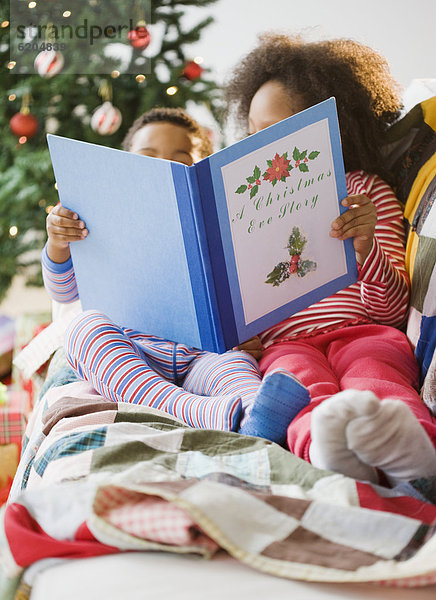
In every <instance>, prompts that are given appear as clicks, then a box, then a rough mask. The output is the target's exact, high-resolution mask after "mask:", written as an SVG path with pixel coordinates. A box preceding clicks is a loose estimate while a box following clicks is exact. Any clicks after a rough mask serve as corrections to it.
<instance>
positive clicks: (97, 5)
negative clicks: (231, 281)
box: [0, 0, 222, 300]
mask: <svg viewBox="0 0 436 600" xmlns="http://www.w3.org/2000/svg"><path fill="white" fill-rule="evenodd" d="M214 2H216V0H152V2H150V0H145V1H139V0H135V1H128V0H74V2H73V0H56V2H52V1H51V0H39V1H38V3H37V2H28V1H27V0H26V2H22V0H15V1H14V2H11V4H9V0H0V56H1V62H2V65H3V67H4V69H5V74H4V75H3V76H2V78H1V81H0V121H1V123H0V124H1V128H2V132H3V136H2V148H1V150H0V256H1V261H0V300H1V298H2V297H3V296H4V295H5V293H6V291H7V289H8V287H9V285H10V283H11V281H12V278H13V277H14V275H15V274H16V273H17V272H20V271H21V272H24V273H25V275H26V277H27V279H28V281H29V282H30V283H33V284H37V283H41V276H40V269H39V257H38V253H36V252H35V251H36V250H39V249H41V248H42V246H43V244H44V241H45V238H46V234H45V221H46V216H47V213H48V212H49V210H50V208H51V207H52V206H53V205H55V204H56V203H57V202H58V197H57V192H56V189H55V180H54V175H53V171H52V167H51V161H50V156H49V153H48V149H47V143H46V133H56V134H59V135H62V136H66V137H71V138H74V139H78V140H84V141H88V142H92V143H97V144H104V145H108V146H111V147H114V148H119V147H120V144H121V141H122V139H123V138H124V136H125V134H126V131H127V129H128V128H129V127H130V125H131V124H132V122H133V121H134V119H135V118H136V117H138V116H139V115H140V114H141V113H143V112H145V111H146V110H148V109H150V108H152V107H153V106H182V107H185V108H186V105H187V103H189V102H194V103H195V104H196V105H206V106H207V108H208V109H209V111H210V112H211V114H212V115H213V116H214V118H215V120H217V121H219V120H220V114H221V108H222V104H221V102H222V100H221V95H220V90H219V88H218V87H217V86H216V84H215V83H214V81H213V79H212V77H211V76H210V73H209V72H208V70H207V69H206V68H204V67H202V66H201V64H200V63H201V58H200V57H192V56H190V55H189V54H188V53H187V52H188V51H189V45H190V44H192V43H194V42H196V41H198V40H199V38H200V36H201V35H202V34H203V31H204V29H205V28H206V27H207V26H208V25H209V24H210V23H211V22H212V17H210V16H208V17H206V18H203V19H200V20H199V22H198V23H197V24H195V25H194V26H193V27H187V26H184V22H185V19H184V16H185V14H186V11H187V9H189V8H191V7H198V8H203V7H206V6H208V5H211V4H213V3H214ZM10 6H11V9H10ZM15 8H16V9H17V11H15ZM32 11H33V12H32ZM37 11H39V12H37ZM72 13H74V15H72ZM71 16H74V17H75V20H74V23H75V27H76V29H75V32H76V35H74V29H73V28H72V27H70V28H69V29H67V28H65V30H62V31H61V29H60V27H61V26H60V23H64V22H65V23H66V22H67V19H69V18H70V17H71ZM14 19H15V21H14ZM26 19H30V21H29V20H26ZM95 19H99V21H98V22H99V23H100V24H101V23H102V22H103V21H104V22H105V23H108V22H109V21H110V26H107V27H106V29H105V30H104V34H105V35H100V36H98V37H97V38H96V39H92V40H91V37H90V35H91V34H90V30H89V24H90V23H95V22H96V21H95ZM104 19H105V20H104ZM17 20H19V21H18V22H17ZM70 22H71V21H70ZM126 23H127V24H130V25H128V26H127V27H126V26H125V24H126ZM78 24H81V27H82V29H81V30H80V32H81V33H82V34H83V35H82V36H79V35H78V34H77V32H78V31H79V29H78V27H77V26H78ZM120 24H123V30H122V31H121V29H120V27H119V25H120ZM85 25H86V27H87V28H88V30H87V31H85ZM129 27H130V29H129ZM101 30H102V29H101ZM95 31H97V30H95ZM20 34H22V35H20ZM115 34H116V35H115ZM41 36H43V37H41ZM84 37H85V38H86V39H83V38H84ZM115 37H116V39H114V38H115ZM91 42H92V43H91ZM86 44H87V45H88V46H86ZM108 50H109V51H108ZM36 57H38V58H36ZM126 57H127V58H126ZM99 106H101V108H100V109H99V112H98V113H97V114H96V115H95V112H94V111H95V109H96V108H97V107H99ZM93 115H94V116H93ZM31 250H33V252H30V251H31ZM32 265H33V267H32Z"/></svg>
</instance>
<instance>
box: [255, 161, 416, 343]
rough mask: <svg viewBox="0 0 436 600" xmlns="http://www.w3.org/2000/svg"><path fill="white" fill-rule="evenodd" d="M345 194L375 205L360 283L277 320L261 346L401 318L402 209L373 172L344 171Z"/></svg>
mask: <svg viewBox="0 0 436 600" xmlns="http://www.w3.org/2000/svg"><path fill="white" fill-rule="evenodd" d="M346 180H347V190H348V194H349V195H354V194H365V195H366V196H368V197H369V198H370V199H371V200H372V201H373V202H374V204H375V206H376V208H377V226H376V230H375V237H374V244H373V247H372V249H371V252H370V254H369V256H368V257H367V259H366V261H365V263H364V264H363V265H362V267H361V268H359V281H358V282H357V283H354V284H352V285H351V286H349V287H348V288H346V289H344V290H341V291H339V292H337V293H336V294H334V295H332V296H329V297H328V298H324V299H323V300H321V301H320V302H317V303H316V304H312V305H311V306H309V307H308V308H306V309H305V310H303V311H300V312H299V313H296V314H295V315H293V316H291V317H289V318H288V319H285V320H284V321H282V322H281V323H278V324H277V325H274V326H273V327H271V328H269V329H268V330H266V331H265V332H264V333H263V334H262V335H261V339H262V343H263V345H264V346H266V347H267V346H269V345H270V344H272V343H274V342H276V341H281V340H286V339H295V338H298V337H305V336H308V335H316V334H319V333H324V332H327V331H331V330H333V329H338V328H340V327H346V326H348V325H357V324H362V323H374V322H376V323H381V324H384V325H392V326H397V327H398V326H400V325H401V324H402V323H403V322H404V320H405V317H406V312H407V308H408V298H409V282H408V276H407V272H406V269H405V266H404V243H405V233H404V225H403V213H402V210H401V207H400V204H399V202H398V200H397V198H396V197H395V194H394V192H393V191H392V189H391V188H390V187H389V186H388V185H387V183H385V182H384V181H383V180H382V179H380V177H378V176H377V175H371V176H369V175H367V174H366V173H364V172H363V171H353V172H351V173H347V175H346Z"/></svg>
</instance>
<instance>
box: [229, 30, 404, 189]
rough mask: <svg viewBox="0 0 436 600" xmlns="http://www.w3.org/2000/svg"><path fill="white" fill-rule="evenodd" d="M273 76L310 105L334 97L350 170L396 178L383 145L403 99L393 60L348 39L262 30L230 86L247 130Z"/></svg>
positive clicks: (231, 104)
mask: <svg viewBox="0 0 436 600" xmlns="http://www.w3.org/2000/svg"><path fill="white" fill-rule="evenodd" d="M271 80H275V81H278V82H280V83H281V84H282V85H283V86H284V88H285V89H286V90H287V91H288V92H289V93H290V95H297V97H298V99H299V101H301V102H302V103H303V105H304V108H308V107H309V106H312V105H313V104H316V103H318V102H321V101H322V100H326V99H327V98H330V97H331V96H334V97H335V98H336V104H337V110H338V117H339V125H340V130H341V139H342V150H343V154H344V162H345V168H346V170H347V171H353V170H360V169H363V170H364V171H366V172H367V173H377V174H378V175H380V176H381V177H383V178H384V179H387V180H389V179H390V176H389V173H387V172H386V170H385V168H384V167H383V156H382V148H383V145H384V144H385V143H386V142H385V135H386V132H387V130H388V129H389V125H390V124H392V123H393V122H394V121H396V120H397V119H398V117H399V115H400V110H401V108H402V104H401V101H400V99H399V86H398V84H397V83H396V82H395V81H394V80H393V78H392V76H391V73H390V69H389V66H388V63H387V62H386V60H385V59H384V58H383V57H382V56H380V55H379V54H378V53H377V52H376V51H375V50H373V49H371V48H369V47H368V46H365V45H363V44H361V43H359V42H356V41H353V40H348V39H332V40H326V41H317V42H307V41H304V40H303V39H302V38H301V37H300V36H287V35H284V34H277V33H266V34H263V35H261V36H260V38H259V43H258V45H257V47H255V48H254V49H253V50H252V51H251V52H250V53H249V54H248V55H246V56H245V58H243V59H242V61H241V62H240V63H239V65H238V66H237V67H236V68H235V69H234V71H233V74H232V76H231V77H230V80H229V81H228V82H227V86H226V98H227V102H228V106H229V109H231V108H235V109H236V115H237V116H238V117H239V120H240V122H241V123H242V124H243V125H244V126H245V129H247V124H248V113H249V110H250V103H251V100H252V98H253V96H254V94H255V93H256V92H257V90H258V89H259V88H260V87H261V86H262V85H263V84H264V83H266V82H267V81H271Z"/></svg>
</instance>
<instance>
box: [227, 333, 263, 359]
mask: <svg viewBox="0 0 436 600" xmlns="http://www.w3.org/2000/svg"><path fill="white" fill-rule="evenodd" d="M233 350H244V352H247V353H248V354H251V356H253V357H254V358H255V359H256V360H260V359H261V358H262V352H263V346H262V342H261V341H260V338H259V336H258V335H255V336H254V337H252V338H251V339H249V340H247V341H246V342H244V343H243V344H241V345H240V346H235V347H234V348H233Z"/></svg>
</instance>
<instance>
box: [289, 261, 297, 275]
mask: <svg viewBox="0 0 436 600" xmlns="http://www.w3.org/2000/svg"><path fill="white" fill-rule="evenodd" d="M297 269H298V267H297V265H296V264H295V263H291V264H290V265H289V273H296V272H297Z"/></svg>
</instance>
